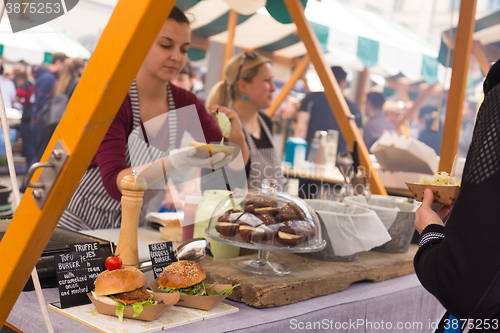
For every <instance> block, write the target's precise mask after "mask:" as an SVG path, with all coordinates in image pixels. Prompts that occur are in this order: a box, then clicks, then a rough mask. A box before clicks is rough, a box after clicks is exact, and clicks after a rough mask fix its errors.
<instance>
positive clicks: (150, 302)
mask: <svg viewBox="0 0 500 333" xmlns="http://www.w3.org/2000/svg"><path fill="white" fill-rule="evenodd" d="M147 305H156V302H155V301H153V295H151V296H149V298H148V299H147V300H145V301H143V302H137V303H134V304H132V307H133V308H134V317H137V316H139V315H140V314H141V312H142V311H143V310H144V307H145V306H147Z"/></svg>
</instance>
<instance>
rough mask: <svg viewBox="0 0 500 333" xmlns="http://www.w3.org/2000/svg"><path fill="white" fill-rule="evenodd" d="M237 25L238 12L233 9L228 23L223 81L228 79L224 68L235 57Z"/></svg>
mask: <svg viewBox="0 0 500 333" xmlns="http://www.w3.org/2000/svg"><path fill="white" fill-rule="evenodd" d="M236 25H238V12H237V11H235V10H234V9H231V10H230V11H229V19H228V21H227V43H226V52H225V53H224V64H223V65H222V80H224V79H225V78H226V75H225V74H224V68H225V67H226V64H227V62H228V61H229V59H231V57H232V56H233V45H234V32H235V31H236Z"/></svg>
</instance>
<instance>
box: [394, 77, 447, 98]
mask: <svg viewBox="0 0 500 333" xmlns="http://www.w3.org/2000/svg"><path fill="white" fill-rule="evenodd" d="M400 84H401V85H402V86H403V89H404V90H406V93H407V94H408V93H414V94H420V93H421V92H422V89H421V88H420V85H415V84H405V83H402V82H399V81H397V80H385V86H386V88H389V89H396V90H398V85H400ZM431 96H436V97H440V96H441V89H437V87H436V88H435V89H434V90H433V91H432V92H431ZM408 99H409V97H408Z"/></svg>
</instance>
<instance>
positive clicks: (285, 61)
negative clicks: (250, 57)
mask: <svg viewBox="0 0 500 333" xmlns="http://www.w3.org/2000/svg"><path fill="white" fill-rule="evenodd" d="M243 50H244V51H255V52H257V53H259V54H260V55H261V56H264V57H266V58H269V60H271V62H272V63H273V64H274V63H279V64H280V65H283V66H287V67H294V66H295V62H294V60H293V59H292V58H287V57H282V56H279V55H275V54H273V53H272V52H269V51H264V50H255V49H249V48H245V47H243Z"/></svg>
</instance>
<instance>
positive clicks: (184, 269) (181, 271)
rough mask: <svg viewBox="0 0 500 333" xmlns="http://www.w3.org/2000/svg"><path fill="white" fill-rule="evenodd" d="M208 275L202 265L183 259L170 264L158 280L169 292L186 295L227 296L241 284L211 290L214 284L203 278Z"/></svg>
mask: <svg viewBox="0 0 500 333" xmlns="http://www.w3.org/2000/svg"><path fill="white" fill-rule="evenodd" d="M206 277H207V276H206V274H205V271H204V270H203V268H202V267H201V266H200V265H198V264H197V263H195V262H193V261H187V260H181V261H177V262H174V263H172V264H170V265H168V266H167V267H165V269H164V270H163V272H161V274H160V276H159V277H158V281H157V282H158V289H160V290H161V291H164V292H167V293H180V294H181V295H186V296H213V295H226V296H227V295H229V294H230V293H231V291H232V290H233V288H235V287H237V286H239V284H237V285H234V286H233V287H231V288H227V289H224V290H222V291H220V292H217V291H209V290H210V288H211V287H212V286H213V285H209V286H206V285H205V282H204V281H203V280H205V278H206Z"/></svg>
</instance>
